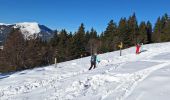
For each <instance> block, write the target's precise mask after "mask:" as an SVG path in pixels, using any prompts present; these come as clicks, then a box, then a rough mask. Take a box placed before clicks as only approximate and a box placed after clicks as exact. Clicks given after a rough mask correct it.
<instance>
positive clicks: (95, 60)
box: [89, 54, 100, 70]
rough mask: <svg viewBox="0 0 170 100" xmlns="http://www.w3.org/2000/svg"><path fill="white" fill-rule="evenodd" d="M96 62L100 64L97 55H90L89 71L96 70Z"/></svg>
mask: <svg viewBox="0 0 170 100" xmlns="http://www.w3.org/2000/svg"><path fill="white" fill-rule="evenodd" d="M96 62H98V63H99V62H100V60H99V59H98V57H97V54H92V56H91V66H90V68H89V70H91V69H92V68H93V69H95V68H96Z"/></svg>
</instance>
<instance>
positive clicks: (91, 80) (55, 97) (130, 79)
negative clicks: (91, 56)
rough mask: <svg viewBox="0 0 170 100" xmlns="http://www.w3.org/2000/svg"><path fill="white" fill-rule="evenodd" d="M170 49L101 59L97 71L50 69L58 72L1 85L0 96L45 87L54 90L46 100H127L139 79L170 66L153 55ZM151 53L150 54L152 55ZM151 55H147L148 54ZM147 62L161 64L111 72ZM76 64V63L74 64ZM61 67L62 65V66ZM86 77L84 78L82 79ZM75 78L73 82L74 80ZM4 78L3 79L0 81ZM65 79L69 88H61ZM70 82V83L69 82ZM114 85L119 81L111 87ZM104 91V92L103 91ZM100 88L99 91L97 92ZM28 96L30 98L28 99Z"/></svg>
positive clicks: (9, 97) (4, 98) (4, 99)
mask: <svg viewBox="0 0 170 100" xmlns="http://www.w3.org/2000/svg"><path fill="white" fill-rule="evenodd" d="M162 50H164V51H166V50H168V48H164V49H162V48H158V49H157V51H154V52H153V51H152V50H150V51H148V52H144V53H142V54H143V55H142V54H141V55H139V56H137V57H136V58H135V59H131V58H134V56H136V55H134V54H127V55H125V56H122V57H118V58H114V59H112V60H111V59H107V60H102V62H101V63H100V64H99V68H97V69H96V70H92V71H88V69H83V70H80V71H78V72H69V73H66V74H61V75H60V74H56V73H57V71H56V73H55V71H54V70H51V72H53V73H55V75H52V74H53V73H52V74H51V75H49V74H48V73H44V74H47V75H48V76H52V77H50V78H49V77H47V78H43V79H32V80H28V81H24V82H22V83H17V84H14V85H10V86H6V87H1V86H0V98H1V99H2V100H13V99H14V96H15V95H17V94H25V93H30V92H32V91H34V90H36V89H42V88H43V90H44V91H46V92H47V91H48V90H50V89H52V90H53V93H49V95H48V96H47V97H45V98H43V99H45V100H71V99H79V98H80V99H82V97H80V96H84V97H85V96H94V95H95V96H96V98H98V100H110V99H109V98H112V100H124V99H125V98H126V97H128V96H129V95H130V94H131V93H132V92H133V90H134V89H135V87H136V86H137V85H138V84H139V82H141V81H143V80H144V79H145V78H146V77H147V76H149V75H150V74H151V73H152V72H154V71H156V70H158V69H160V68H163V67H165V66H167V65H170V61H169V60H152V59H150V58H151V57H153V56H155V55H157V54H158V53H161V51H162ZM151 52H152V54H151V55H149V54H150V53H151ZM146 55H148V56H147V57H145V56H146ZM141 58H145V60H141ZM138 60H140V61H146V62H158V63H160V64H157V65H154V66H151V67H150V66H148V68H145V69H142V70H138V71H136V72H133V73H125V74H117V73H112V71H114V70H116V69H117V68H119V67H120V66H121V65H123V64H126V63H127V62H131V61H138ZM74 65H76V63H74ZM61 68H62V67H61ZM102 68H107V69H106V70H104V71H102V72H101V73H95V74H92V73H93V72H95V71H98V70H100V69H102ZM80 76H83V78H80V79H79V77H80ZM11 78H12V77H11ZM72 80H73V81H72ZM0 81H1V80H0ZM62 82H65V83H69V85H66V87H64V88H61V87H60V86H62V84H63V83H62ZM70 82H71V83H70ZM112 84H113V85H115V84H119V85H115V87H112ZM106 85H111V86H110V87H105V86H106ZM101 90H102V92H101ZM98 91H100V92H101V93H100V92H98ZM28 99H29V98H28Z"/></svg>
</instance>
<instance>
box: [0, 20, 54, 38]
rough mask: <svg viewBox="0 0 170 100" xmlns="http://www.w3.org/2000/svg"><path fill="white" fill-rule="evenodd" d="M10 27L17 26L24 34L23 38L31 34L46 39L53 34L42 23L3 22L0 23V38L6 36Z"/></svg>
mask: <svg viewBox="0 0 170 100" xmlns="http://www.w3.org/2000/svg"><path fill="white" fill-rule="evenodd" d="M12 28H19V29H20V30H21V32H22V34H23V35H24V37H25V39H28V38H30V37H32V36H40V37H42V38H43V39H44V40H48V39H50V38H51V37H52V36H53V33H54V32H53V30H51V29H49V28H48V27H46V26H44V25H39V24H38V23H37V22H23V23H16V24H4V23H0V35H2V34H4V35H2V36H1V37H2V38H6V36H7V34H8V33H9V32H10V30H11V29H12Z"/></svg>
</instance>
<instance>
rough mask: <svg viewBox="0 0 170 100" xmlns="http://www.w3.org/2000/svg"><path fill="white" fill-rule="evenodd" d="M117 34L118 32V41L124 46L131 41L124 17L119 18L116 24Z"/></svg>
mask: <svg viewBox="0 0 170 100" xmlns="http://www.w3.org/2000/svg"><path fill="white" fill-rule="evenodd" d="M118 34H119V42H122V43H123V45H124V48H127V47H129V45H130V42H131V41H130V38H129V33H128V26H127V20H126V18H121V19H120V21H119V26H118Z"/></svg>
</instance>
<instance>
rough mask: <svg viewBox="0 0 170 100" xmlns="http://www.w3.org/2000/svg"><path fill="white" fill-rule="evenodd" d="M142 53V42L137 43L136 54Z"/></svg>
mask: <svg viewBox="0 0 170 100" xmlns="http://www.w3.org/2000/svg"><path fill="white" fill-rule="evenodd" d="M139 53H140V44H139V43H138V44H137V45H136V54H139Z"/></svg>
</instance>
